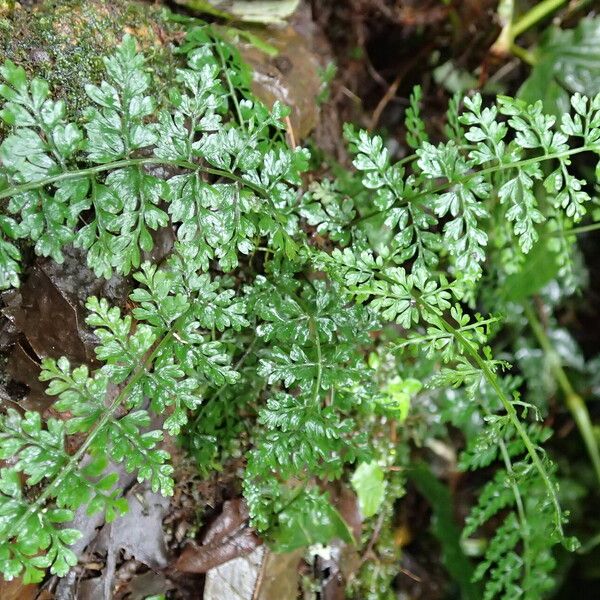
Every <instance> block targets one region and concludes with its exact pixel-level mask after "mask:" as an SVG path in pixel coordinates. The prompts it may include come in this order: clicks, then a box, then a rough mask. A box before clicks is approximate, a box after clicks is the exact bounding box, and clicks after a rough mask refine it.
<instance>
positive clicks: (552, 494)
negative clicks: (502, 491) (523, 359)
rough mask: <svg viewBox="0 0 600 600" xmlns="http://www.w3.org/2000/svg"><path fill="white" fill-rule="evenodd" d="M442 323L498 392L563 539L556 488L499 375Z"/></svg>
mask: <svg viewBox="0 0 600 600" xmlns="http://www.w3.org/2000/svg"><path fill="white" fill-rule="evenodd" d="M440 322H441V325H442V327H443V328H444V329H445V330H446V331H448V333H451V334H452V335H454V337H455V338H456V340H457V341H458V342H459V344H460V345H461V346H462V348H463V350H464V351H465V352H466V353H467V354H468V355H469V356H470V357H471V359H472V360H473V362H474V363H475V364H476V365H477V367H478V368H479V369H480V370H481V372H482V373H483V376H484V377H485V379H486V380H487V382H488V383H489V384H490V385H491V386H492V388H493V390H494V391H495V392H496V395H497V396H498V399H499V400H500V402H501V403H502V406H503V407H504V410H505V411H506V413H507V415H508V417H509V419H510V421H511V423H512V425H513V427H514V428H515V429H516V431H517V433H518V435H519V437H520V438H521V439H522V440H523V444H524V445H525V449H526V450H527V453H528V454H529V456H530V457H531V460H532V462H533V464H534V466H535V468H536V470H537V471H538V473H539V474H540V477H541V478H542V480H543V482H544V485H545V487H546V489H547V491H548V496H549V498H550V500H551V501H552V504H553V505H554V511H555V514H556V520H555V524H556V528H557V530H558V532H559V534H560V536H561V537H562V536H563V535H564V534H563V528H562V510H561V508H560V503H559V501H558V495H557V493H556V486H555V485H554V483H553V482H552V480H551V479H550V476H549V475H548V471H547V470H546V468H545V467H544V465H543V463H542V459H541V458H540V455H539V453H538V450H537V448H536V447H535V445H534V444H533V442H532V441H531V438H530V437H529V434H528V433H527V430H526V429H525V427H524V426H523V424H522V423H521V421H520V420H519V417H518V416H517V411H516V410H515V407H514V406H513V404H512V402H511V401H510V400H509V399H508V397H507V395H506V393H505V391H504V390H503V389H502V386H501V385H500V382H499V381H498V377H497V375H496V374H495V373H494V372H493V371H492V370H491V369H490V367H489V365H488V364H487V362H486V361H485V360H484V359H483V358H482V357H481V356H480V354H479V352H478V350H477V348H476V347H474V346H473V344H472V343H471V342H470V341H469V340H468V339H467V338H465V337H464V336H463V335H462V333H461V332H460V331H458V330H457V329H455V328H454V327H452V325H451V324H450V323H448V322H447V321H446V320H445V319H443V318H442V319H440Z"/></svg>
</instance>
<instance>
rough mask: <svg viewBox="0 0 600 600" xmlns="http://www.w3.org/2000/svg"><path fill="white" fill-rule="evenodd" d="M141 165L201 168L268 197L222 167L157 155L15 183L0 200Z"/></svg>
mask: <svg viewBox="0 0 600 600" xmlns="http://www.w3.org/2000/svg"><path fill="white" fill-rule="evenodd" d="M141 165H169V166H174V167H181V168H184V169H194V170H199V171H202V172H204V173H209V174H211V175H218V176H219V177H225V178H227V179H231V180H233V181H237V182H239V183H243V184H244V185H246V186H248V187H249V188H251V189H252V190H254V191H255V192H257V193H258V194H260V195H261V196H264V197H265V198H268V194H267V191H266V190H265V189H263V188H262V187H260V186H258V185H256V184H255V183H252V182H251V181H247V180H246V179H244V178H243V177H239V176H237V175H235V174H233V173H230V172H228V171H223V170H221V169H215V168H213V167H205V166H202V165H199V164H197V163H194V162H189V161H187V160H167V159H162V158H157V157H149V158H127V159H124V160H117V161H114V162H109V163H104V164H102V165H96V166H95V167H87V168H85V169H77V170H74V171H65V172H63V173H59V174H57V175H51V176H50V177H44V178H42V179H37V180H35V181H29V182H27V183H21V184H18V185H13V186H11V187H8V188H6V189H4V190H1V191H0V200H2V199H4V198H9V197H11V196H15V195H16V194H22V193H24V192H30V191H31V190H36V189H38V188H42V187H45V186H47V185H53V184H55V183H60V182H61V181H69V180H71V179H78V178H79V177H87V176H89V175H97V174H98V173H104V172H105V171H113V170H116V169H124V168H127V167H134V166H141Z"/></svg>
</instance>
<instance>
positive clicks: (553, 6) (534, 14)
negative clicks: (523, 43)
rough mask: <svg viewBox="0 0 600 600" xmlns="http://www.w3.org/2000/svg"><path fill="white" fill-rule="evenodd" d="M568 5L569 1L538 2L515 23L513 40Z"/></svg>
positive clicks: (546, 0)
mask: <svg viewBox="0 0 600 600" xmlns="http://www.w3.org/2000/svg"><path fill="white" fill-rule="evenodd" d="M566 3H567V0H542V2H538V3H537V4H536V5H535V6H534V7H533V8H532V9H531V10H529V11H528V12H526V13H525V14H524V15H522V16H521V17H519V19H517V21H516V22H515V23H513V25H512V38H513V39H515V38H517V37H518V36H520V35H521V34H522V33H523V32H525V31H527V30H528V29H530V28H531V27H533V26H534V25H535V24H536V23H538V22H539V21H541V20H542V19H544V18H545V17H547V16H548V15H549V14H550V13H553V12H554V11H555V10H557V9H558V8H560V7H561V6H562V5H563V4H566Z"/></svg>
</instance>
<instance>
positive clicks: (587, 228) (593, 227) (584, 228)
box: [552, 223, 600, 236]
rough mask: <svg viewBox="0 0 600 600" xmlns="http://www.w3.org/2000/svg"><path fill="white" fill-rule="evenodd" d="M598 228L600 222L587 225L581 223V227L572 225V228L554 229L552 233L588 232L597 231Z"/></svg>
mask: <svg viewBox="0 0 600 600" xmlns="http://www.w3.org/2000/svg"><path fill="white" fill-rule="evenodd" d="M598 229H600V223H590V224H589V225H582V226H581V227H573V229H566V230H565V229H561V230H560V231H554V232H553V233H552V235H554V236H557V235H560V236H569V235H578V234H580V233H589V232H590V231H597V230H598Z"/></svg>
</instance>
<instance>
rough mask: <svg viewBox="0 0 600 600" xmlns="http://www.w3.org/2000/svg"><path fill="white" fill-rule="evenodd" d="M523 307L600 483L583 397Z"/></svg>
mask: <svg viewBox="0 0 600 600" xmlns="http://www.w3.org/2000/svg"><path fill="white" fill-rule="evenodd" d="M523 306H524V309H525V316H526V317H527V320H528V321H529V325H530V327H531V329H532V331H533V333H534V334H535V337H536V338H537V340H538V343H539V344H540V346H541V347H542V350H543V351H544V353H545V354H546V356H547V358H548V361H549V363H550V370H551V371H552V375H553V376H554V378H555V379H556V382H557V383H558V385H559V387H560V389H561V390H562V393H563V395H564V398H565V404H566V406H567V408H568V409H569V412H570V413H571V415H572V416H573V420H574V421H575V423H576V424H577V428H578V429H579V433H580V434H581V437H582V439H583V443H584V444H585V446H586V449H587V452H588V455H589V457H590V460H591V462H592V466H593V467H594V471H595V473H596V477H597V478H598V482H599V483H600V451H599V450H598V443H597V441H596V436H595V435H594V430H593V426H592V421H591V419H590V413H589V411H588V409H587V406H586V404H585V402H584V401H583V398H582V397H581V396H580V395H579V394H578V393H577V392H576V391H575V390H574V389H573V386H572V385H571V382H570V381H569V378H568V376H567V374H566V372H565V370H564V369H563V367H562V364H561V360H560V356H559V355H558V353H557V352H556V350H555V348H554V346H553V345H552V342H551V341H550V339H549V337H548V335H547V334H546V331H545V330H544V328H543V327H542V324H541V323H540V321H539V319H538V318H537V316H536V314H535V312H534V311H533V309H532V308H531V306H530V305H529V304H523Z"/></svg>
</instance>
